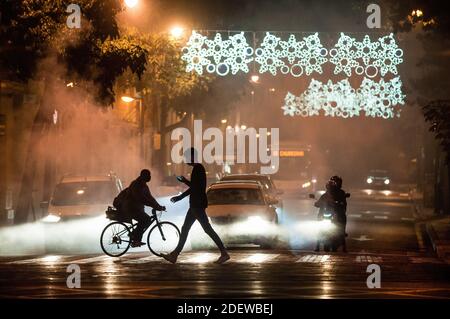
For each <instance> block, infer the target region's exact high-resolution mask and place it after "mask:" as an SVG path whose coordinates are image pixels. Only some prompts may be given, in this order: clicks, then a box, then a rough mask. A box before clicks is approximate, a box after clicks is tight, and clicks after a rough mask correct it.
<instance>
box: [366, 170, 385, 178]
mask: <svg viewBox="0 0 450 319" xmlns="http://www.w3.org/2000/svg"><path fill="white" fill-rule="evenodd" d="M369 175H370V176H373V177H386V176H388V172H387V171H385V170H381V169H376V170H371V171H370V173H369Z"/></svg>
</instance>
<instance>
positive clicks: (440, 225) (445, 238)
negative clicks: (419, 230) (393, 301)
mask: <svg viewBox="0 0 450 319" xmlns="http://www.w3.org/2000/svg"><path fill="white" fill-rule="evenodd" d="M410 198H411V200H412V202H413V204H414V209H415V212H414V216H415V218H416V222H417V223H421V224H425V231H426V234H427V236H428V238H429V240H430V243H431V245H432V247H433V250H434V251H435V252H436V254H437V256H438V257H439V258H442V259H450V216H449V215H436V214H435V213H434V209H433V208H427V207H423V204H422V196H421V194H419V193H417V192H415V191H414V190H411V191H410Z"/></svg>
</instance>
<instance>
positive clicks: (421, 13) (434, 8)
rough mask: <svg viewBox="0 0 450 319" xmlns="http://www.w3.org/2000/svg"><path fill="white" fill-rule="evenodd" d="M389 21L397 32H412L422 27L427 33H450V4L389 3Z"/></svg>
mask: <svg viewBox="0 0 450 319" xmlns="http://www.w3.org/2000/svg"><path fill="white" fill-rule="evenodd" d="M386 4H388V5H390V14H389V20H390V21H392V24H393V26H394V29H395V31H411V30H412V29H413V28H414V27H415V26H417V25H421V26H422V27H423V29H424V30H425V31H431V32H434V33H440V34H445V35H448V34H449V33H450V17H449V14H448V11H449V4H448V3H447V2H446V1H429V0H403V1H388V2H386Z"/></svg>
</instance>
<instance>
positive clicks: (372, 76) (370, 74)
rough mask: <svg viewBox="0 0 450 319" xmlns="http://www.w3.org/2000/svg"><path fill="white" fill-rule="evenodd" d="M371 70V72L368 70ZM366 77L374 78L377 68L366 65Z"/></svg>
mask: <svg viewBox="0 0 450 319" xmlns="http://www.w3.org/2000/svg"><path fill="white" fill-rule="evenodd" d="M370 69H371V70H372V71H371V72H370V71H369V70H370ZM365 73H366V76H367V77H369V78H374V77H376V76H377V74H378V68H377V67H376V66H374V65H368V66H367V67H366V70H365Z"/></svg>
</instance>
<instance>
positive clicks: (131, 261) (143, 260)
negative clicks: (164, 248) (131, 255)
mask: <svg viewBox="0 0 450 319" xmlns="http://www.w3.org/2000/svg"><path fill="white" fill-rule="evenodd" d="M157 259H160V258H159V257H157V256H154V255H151V256H147V257H142V258H136V259H129V260H126V261H123V262H122V264H146V263H148V262H151V261H154V260H157Z"/></svg>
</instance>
